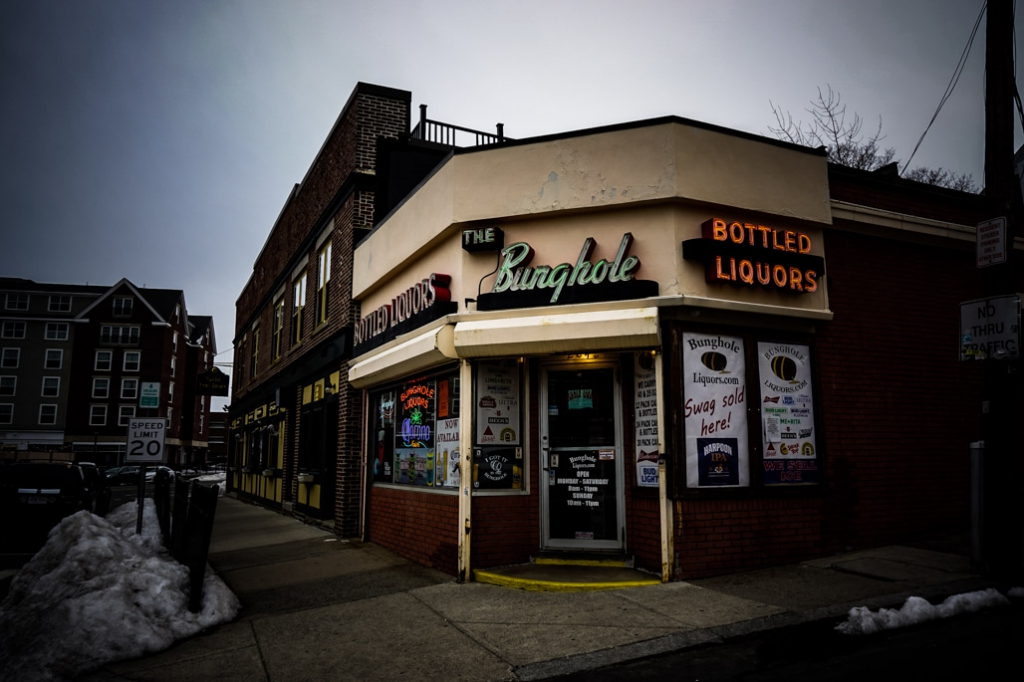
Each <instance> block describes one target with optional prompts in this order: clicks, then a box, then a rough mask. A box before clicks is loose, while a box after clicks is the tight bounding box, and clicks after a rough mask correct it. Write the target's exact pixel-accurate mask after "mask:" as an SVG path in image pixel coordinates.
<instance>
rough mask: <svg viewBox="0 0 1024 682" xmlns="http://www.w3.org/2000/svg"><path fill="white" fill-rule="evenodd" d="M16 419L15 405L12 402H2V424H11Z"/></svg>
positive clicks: (0, 417)
mask: <svg viewBox="0 0 1024 682" xmlns="http://www.w3.org/2000/svg"><path fill="white" fill-rule="evenodd" d="M13 421H14V405H12V404H11V403H0V424H10V423H12V422H13Z"/></svg>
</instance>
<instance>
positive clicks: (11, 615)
mask: <svg viewBox="0 0 1024 682" xmlns="http://www.w3.org/2000/svg"><path fill="white" fill-rule="evenodd" d="M137 514H138V507H137V506H136V503H135V502H131V503H129V504H126V505H124V506H121V507H119V508H118V509H115V510H114V511H112V512H111V513H110V514H109V515H108V516H107V518H106V519H103V518H100V517H98V516H95V515H93V514H90V513H89V512H86V511H82V512H78V513H77V514H74V515H73V516H69V517H67V518H66V519H64V520H63V521H61V523H60V524H59V525H57V526H56V527H55V528H54V529H53V530H52V531H50V536H49V539H48V540H47V542H46V545H45V546H44V547H43V548H42V549H41V550H40V551H39V553H38V554H36V556H35V557H33V558H32V560H31V561H30V562H29V563H27V564H26V565H25V566H24V567H23V568H22V569H21V571H19V573H18V574H17V575H16V576H15V577H14V580H13V581H12V582H11V586H10V593H9V594H8V595H7V598H6V599H5V600H4V601H3V603H2V604H0V680H18V681H19V682H22V681H25V682H28V681H33V680H61V679H70V678H74V677H75V676H76V675H78V674H80V673H82V672H85V671H88V670H91V669H94V668H97V667H99V666H101V665H103V664H104V663H109V662H112V661H118V660H123V659H128V658H135V657H138V656H142V655H143V654H149V653H153V652H156V651H160V650H162V649H166V648H167V647H169V646H170V645H171V644H172V643H174V641H176V640H178V639H182V638H184V637H189V636H191V635H194V634H196V633H198V632H200V631H201V630H203V629H205V628H208V627H210V626H212V625H216V624H218V623H224V622H227V621H230V620H232V619H233V618H234V617H235V615H236V614H237V613H238V609H239V603H238V599H237V598H236V597H235V595H234V594H233V593H232V592H231V590H229V589H228V587H227V586H226V585H225V584H224V582H223V581H222V580H221V579H220V578H218V577H217V576H216V575H214V574H213V573H212V571H210V570H209V569H207V573H206V578H205V582H204V584H203V595H204V596H203V607H202V610H201V611H200V612H199V613H191V612H189V610H188V593H189V589H188V569H187V568H185V567H184V566H182V565H181V564H179V563H177V562H175V561H174V560H173V559H172V558H171V557H170V555H169V554H168V553H167V552H166V550H164V548H163V544H162V542H161V539H160V530H159V525H158V523H157V518H156V510H155V507H154V505H153V501H152V500H149V499H147V500H146V506H145V508H144V521H143V533H142V534H141V535H136V534H135V527H136V519H137Z"/></svg>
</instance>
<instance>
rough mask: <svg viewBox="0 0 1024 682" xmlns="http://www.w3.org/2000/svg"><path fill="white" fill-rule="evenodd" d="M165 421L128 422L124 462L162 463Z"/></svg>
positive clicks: (141, 420)
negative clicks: (126, 451)
mask: <svg viewBox="0 0 1024 682" xmlns="http://www.w3.org/2000/svg"><path fill="white" fill-rule="evenodd" d="M166 432H167V420H166V419H162V418H150V419H129V420H128V453H127V455H126V456H125V458H124V461H126V462H145V463H147V464H159V463H161V462H163V461H164V434H165V433H166Z"/></svg>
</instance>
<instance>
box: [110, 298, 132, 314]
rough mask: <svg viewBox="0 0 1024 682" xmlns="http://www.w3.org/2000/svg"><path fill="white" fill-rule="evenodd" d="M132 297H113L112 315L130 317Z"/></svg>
mask: <svg viewBox="0 0 1024 682" xmlns="http://www.w3.org/2000/svg"><path fill="white" fill-rule="evenodd" d="M131 315H132V299H131V298H125V297H120V296H119V297H116V298H114V317H131Z"/></svg>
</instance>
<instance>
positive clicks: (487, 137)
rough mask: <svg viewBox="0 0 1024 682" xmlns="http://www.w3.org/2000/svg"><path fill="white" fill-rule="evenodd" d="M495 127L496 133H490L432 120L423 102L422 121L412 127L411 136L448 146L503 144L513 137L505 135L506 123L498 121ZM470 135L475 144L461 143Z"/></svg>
mask: <svg viewBox="0 0 1024 682" xmlns="http://www.w3.org/2000/svg"><path fill="white" fill-rule="evenodd" d="M495 127H496V129H497V132H496V133H488V132H485V131H483V130H473V129H472V128H464V127H462V126H457V125H454V124H452V123H442V122H441V121H432V120H430V119H428V118H427V105H426V104H421V105H420V122H419V123H418V124H416V127H415V128H413V129H412V133H411V134H410V137H411V138H412V139H414V140H423V141H424V142H433V143H435V144H441V145H445V146H448V147H480V146H483V145H488V144H502V143H503V142H507V141H509V140H511V139H512V138H510V137H505V124H504V123H498V124H497V125H496V126H495ZM469 137H471V138H472V139H473V144H465V143H463V144H459V141H460V140H461V139H465V138H469Z"/></svg>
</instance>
